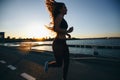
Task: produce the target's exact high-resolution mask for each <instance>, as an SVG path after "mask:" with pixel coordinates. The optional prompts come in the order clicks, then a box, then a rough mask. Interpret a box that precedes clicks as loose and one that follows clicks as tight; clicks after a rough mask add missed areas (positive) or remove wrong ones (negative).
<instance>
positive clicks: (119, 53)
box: [4, 39, 120, 58]
mask: <svg viewBox="0 0 120 80" xmlns="http://www.w3.org/2000/svg"><path fill="white" fill-rule="evenodd" d="M20 44H21V43H5V44H4V46H20ZM22 44H52V41H40V42H22ZM67 44H68V45H71V44H73V45H104V46H120V39H91V40H67ZM32 49H35V50H47V51H52V47H51V46H36V47H32ZM94 50H96V51H97V52H98V53H99V55H101V56H107V57H117V58H120V50H119V49H107V48H105V49H93V48H80V47H69V51H70V53H73V54H91V55H93V53H94Z"/></svg>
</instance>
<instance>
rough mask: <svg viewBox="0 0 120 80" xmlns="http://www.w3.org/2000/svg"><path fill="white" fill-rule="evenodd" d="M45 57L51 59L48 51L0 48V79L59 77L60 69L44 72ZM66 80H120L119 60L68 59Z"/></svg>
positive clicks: (47, 78) (47, 79)
mask: <svg viewBox="0 0 120 80" xmlns="http://www.w3.org/2000/svg"><path fill="white" fill-rule="evenodd" d="M46 60H54V57H53V56H52V54H51V53H48V52H33V51H31V52H23V51H19V50H16V49H14V48H7V47H0V80H62V69H61V68H50V69H49V71H48V73H45V72H44V70H43V65H44V62H45V61H46ZM68 80H120V61H119V60H112V61H111V60H106V59H102V58H101V59H100V58H99V59H98V58H94V57H93V58H91V57H90V58H89V57H84V58H79V59H77V61H75V60H71V61H70V68H69V74H68Z"/></svg>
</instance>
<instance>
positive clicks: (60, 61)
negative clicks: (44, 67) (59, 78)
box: [49, 38, 69, 80]
mask: <svg viewBox="0 0 120 80" xmlns="http://www.w3.org/2000/svg"><path fill="white" fill-rule="evenodd" d="M52 48H53V53H54V57H55V60H56V62H51V63H49V67H62V66H63V79H64V80H66V78H67V73H68V68H69V49H68V46H67V44H66V40H65V39H58V38H56V39H55V40H54V42H53V45H52Z"/></svg>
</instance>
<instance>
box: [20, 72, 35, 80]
mask: <svg viewBox="0 0 120 80" xmlns="http://www.w3.org/2000/svg"><path fill="white" fill-rule="evenodd" d="M21 76H22V77H23V78H25V79H27V80H36V78H34V77H32V76H31V75H29V74H27V73H22V74H21Z"/></svg>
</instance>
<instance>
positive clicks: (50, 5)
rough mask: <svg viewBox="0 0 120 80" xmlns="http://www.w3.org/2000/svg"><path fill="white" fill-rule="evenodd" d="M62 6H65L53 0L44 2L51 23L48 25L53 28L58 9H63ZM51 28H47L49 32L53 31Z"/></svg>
mask: <svg viewBox="0 0 120 80" xmlns="http://www.w3.org/2000/svg"><path fill="white" fill-rule="evenodd" d="M63 5H65V4H64V3H61V2H56V1H55V0H46V7H47V10H48V12H49V14H50V19H51V22H50V24H49V25H53V26H54V20H55V18H56V17H57V16H58V15H59V14H60V9H61V8H62V7H63ZM46 27H47V26H46ZM53 28H54V27H53ZM53 28H50V27H48V29H51V30H53Z"/></svg>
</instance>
